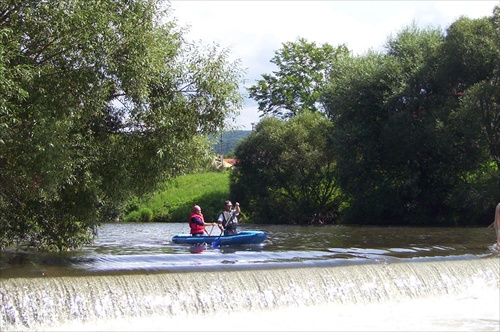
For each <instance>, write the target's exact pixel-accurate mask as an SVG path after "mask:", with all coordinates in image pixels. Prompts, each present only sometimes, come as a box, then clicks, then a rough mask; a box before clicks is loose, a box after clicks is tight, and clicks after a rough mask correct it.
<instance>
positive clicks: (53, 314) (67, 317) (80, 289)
mask: <svg viewBox="0 0 500 332" xmlns="http://www.w3.org/2000/svg"><path fill="white" fill-rule="evenodd" d="M0 283H1V288H0V294H1V303H0V314H1V316H0V327H1V330H2V331H20V330H22V331H25V330H33V331H34V330H40V329H51V328H52V329H56V328H57V327H58V326H63V325H64V324H71V323H73V324H89V323H92V322H96V321H112V320H120V319H126V320H131V319H144V318H147V317H163V318H175V317H184V316H186V315H187V316H199V317H203V316H211V315H215V314H218V315H220V313H221V312H222V313H223V315H226V313H227V312H232V313H237V312H241V313H245V314H247V315H248V314H249V313H254V314H257V313H259V312H268V311H270V310H271V311H272V310H278V309H286V308H314V307H316V306H318V307H324V306H337V307H339V306H343V305H347V306H353V305H354V306H356V305H361V306H363V305H370V304H381V305H383V304H387V303H392V304H396V303H398V302H399V301H407V300H412V299H427V298H435V297H443V296H454V295H457V294H463V293H464V292H471V290H472V291H473V290H476V289H483V290H484V289H487V290H489V291H490V292H491V291H492V292H496V293H497V294H498V293H499V290H500V260H499V259H498V258H497V257H493V258H484V259H475V260H451V261H432V262H409V263H408V262H405V263H393V264H366V265H351V266H335V267H311V268H307V267H305V268H289V269H260V270H257V269H255V270H243V271H211V272H203V273H201V272H185V273H155V274H122V275H104V276H85V277H50V278H10V279H0ZM255 317H258V316H255ZM220 319H225V318H220ZM255 319H257V318H255ZM79 326H82V325H79ZM164 329H168V328H167V327H165V326H164ZM160 330H161V328H160Z"/></svg>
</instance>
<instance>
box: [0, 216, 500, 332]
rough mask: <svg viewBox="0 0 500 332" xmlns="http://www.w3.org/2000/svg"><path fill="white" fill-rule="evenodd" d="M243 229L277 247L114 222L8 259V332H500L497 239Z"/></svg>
mask: <svg viewBox="0 0 500 332" xmlns="http://www.w3.org/2000/svg"><path fill="white" fill-rule="evenodd" d="M207 229H208V230H209V231H212V232H213V234H214V235H219V234H218V230H217V228H215V229H211V226H209V227H208V228H207ZM240 230H262V231H264V232H266V233H267V234H268V238H267V240H266V241H265V242H264V243H263V244H261V245H246V246H228V247H220V248H215V249H214V248H211V247H210V246H189V245H178V244H174V243H172V242H171V238H172V236H173V235H175V234H178V233H185V232H187V231H188V227H187V224H185V223H175V224H165V223H116V224H104V225H103V226H102V227H101V228H99V230H98V236H97V238H96V240H95V242H94V243H93V244H92V245H89V246H87V247H85V248H83V249H82V250H79V251H72V252H65V253H57V254H42V253H33V252H23V251H14V250H4V251H3V252H2V255H1V258H0V273H1V275H0V283H1V289H0V293H1V296H2V300H1V303H0V323H1V330H2V331H40V330H46V331H67V330H73V331H82V330H85V331H88V330H92V331H103V330H115V331H131V330H134V331H167V330H168V331H180V330H182V331H191V330H214V331H222V330H227V331H234V330H238V331H240V330H241V331H257V330H261V331H270V330H276V331H280V330H286V331H316V330H317V331H347V330H351V331H360V330H363V331H376V330H380V331H392V330H393V331H401V330H419V331H426V330H428V331H436V330H446V331H450V330H454V331H470V330H476V331H499V330H500V322H499V321H500V313H499V312H500V256H499V254H498V251H497V248H496V247H495V246H494V243H495V240H496V239H495V233H494V231H493V230H492V229H487V228H395V227H389V228H381V227H345V226H308V227H304V226H286V225H282V226H276V225H272V226H270V225H247V224H242V225H241V227H240Z"/></svg>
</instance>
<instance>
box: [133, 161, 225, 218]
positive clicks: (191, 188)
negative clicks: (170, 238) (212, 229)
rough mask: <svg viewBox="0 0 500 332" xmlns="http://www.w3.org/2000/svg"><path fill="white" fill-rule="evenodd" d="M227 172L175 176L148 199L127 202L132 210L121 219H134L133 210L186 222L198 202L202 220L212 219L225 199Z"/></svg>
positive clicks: (134, 213)
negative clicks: (150, 212) (145, 211)
mask: <svg viewBox="0 0 500 332" xmlns="http://www.w3.org/2000/svg"><path fill="white" fill-rule="evenodd" d="M229 172H230V171H223V172H209V173H201V174H188V175H184V176H181V177H178V178H177V179H176V180H175V182H172V183H168V184H166V185H165V189H164V190H161V191H158V192H156V193H154V194H153V195H152V196H151V197H150V198H148V199H139V200H137V201H134V202H132V203H131V205H133V206H134V208H133V210H131V211H130V210H129V213H128V214H127V215H126V216H125V218H124V220H125V221H141V220H137V219H136V216H137V215H138V213H137V211H140V210H143V209H149V210H151V211H153V217H152V221H163V222H187V221H188V220H189V216H190V214H191V210H192V208H193V205H195V204H197V205H199V206H201V209H202V213H203V215H204V217H205V221H206V222H212V221H215V220H216V219H217V217H218V215H219V213H220V212H221V211H222V209H223V207H224V202H225V201H226V200H227V199H229Z"/></svg>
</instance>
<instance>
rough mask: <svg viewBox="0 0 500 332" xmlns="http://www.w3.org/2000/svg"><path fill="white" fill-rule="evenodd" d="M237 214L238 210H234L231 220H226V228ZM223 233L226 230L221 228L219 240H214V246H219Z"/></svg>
mask: <svg viewBox="0 0 500 332" xmlns="http://www.w3.org/2000/svg"><path fill="white" fill-rule="evenodd" d="M235 214H236V210H233V213H232V214H231V218H229V220H228V221H227V222H226V224H225V225H224V228H226V226H227V225H228V224H229V223H230V222H231V221H233V219H234V215H235ZM222 234H224V231H222V230H221V232H220V235H219V237H218V238H217V240H215V241H214V242H212V248H217V247H218V246H219V244H220V237H221V236H222Z"/></svg>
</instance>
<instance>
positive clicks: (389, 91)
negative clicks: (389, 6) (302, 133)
mask: <svg viewBox="0 0 500 332" xmlns="http://www.w3.org/2000/svg"><path fill="white" fill-rule="evenodd" d="M492 21H494V20H488V19H478V20H468V19H463V18H462V19H459V20H458V21H457V22H455V23H454V24H453V25H452V26H451V27H450V28H449V29H448V31H447V35H444V34H443V33H442V32H440V31H439V30H437V29H433V28H428V29H424V30H420V29H418V28H417V27H416V26H415V25H412V26H409V27H407V28H405V29H403V30H402V31H400V32H399V33H398V34H397V35H396V36H395V37H394V38H392V37H391V38H390V39H389V40H388V42H387V50H386V52H385V53H382V54H375V53H368V54H366V55H363V56H360V57H356V58H350V59H346V61H342V62H339V64H338V66H337V67H336V69H335V70H333V71H332V76H331V80H330V82H329V84H328V89H327V90H326V92H325V93H324V95H323V97H324V102H325V104H326V105H327V107H326V110H327V111H326V113H327V114H328V116H329V117H330V119H332V121H334V122H335V127H334V129H333V132H332V141H333V142H334V144H333V145H332V147H333V148H334V149H335V150H336V151H337V154H338V159H337V170H338V176H339V185H340V186H341V188H342V190H343V192H344V193H345V194H346V195H348V197H349V198H350V200H349V207H348V209H347V210H346V214H345V215H344V222H348V223H371V224H403V225H408V224H419V225H446V226H450V225H453V226H455V225H470V224H477V223H480V221H481V220H484V217H485V215H486V214H485V212H486V211H488V212H489V206H491V207H494V204H491V201H495V199H498V189H496V190H495V189H492V188H494V187H495V186H496V187H497V188H498V186H497V185H496V183H498V180H494V181H489V182H490V183H492V184H491V185H489V186H488V184H487V183H488V181H487V180H488V179H489V180H492V179H495V178H496V179H498V176H494V175H493V174H494V172H495V171H494V169H496V172H497V173H498V168H497V167H496V166H495V167H494V169H492V168H491V165H492V162H493V161H494V160H495V157H494V155H495V153H489V152H488V151H487V148H488V146H489V140H491V141H494V140H495V135H490V136H487V135H486V134H487V133H488V132H494V131H495V128H496V123H497V121H496V118H497V115H496V113H497V110H496V108H497V107H496V106H495V105H496V100H497V98H496V95H497V92H498V87H495V83H494V82H496V81H498V78H497V76H498V75H497V74H495V73H497V72H498V61H495V59H496V60H498V45H499V43H495V38H498V37H495V34H494V33H493V31H494V30H495V29H493V28H492V23H491V22H492ZM496 31H498V29H497V30H496ZM497 41H498V39H497ZM475 59H481V60H480V61H476V60H475ZM495 64H496V65H495ZM460 114H461V115H462V116H459V115H460ZM465 114H467V116H465V117H464V115H465ZM460 118H461V119H462V121H459V119H460ZM466 121H467V122H469V123H467V124H466V123H465V122H466ZM490 150H491V149H490ZM491 151H494V150H491ZM466 210H469V211H466ZM471 211H473V213H471ZM489 214H491V213H489ZM367 215H369V216H370V218H366V216H367Z"/></svg>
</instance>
